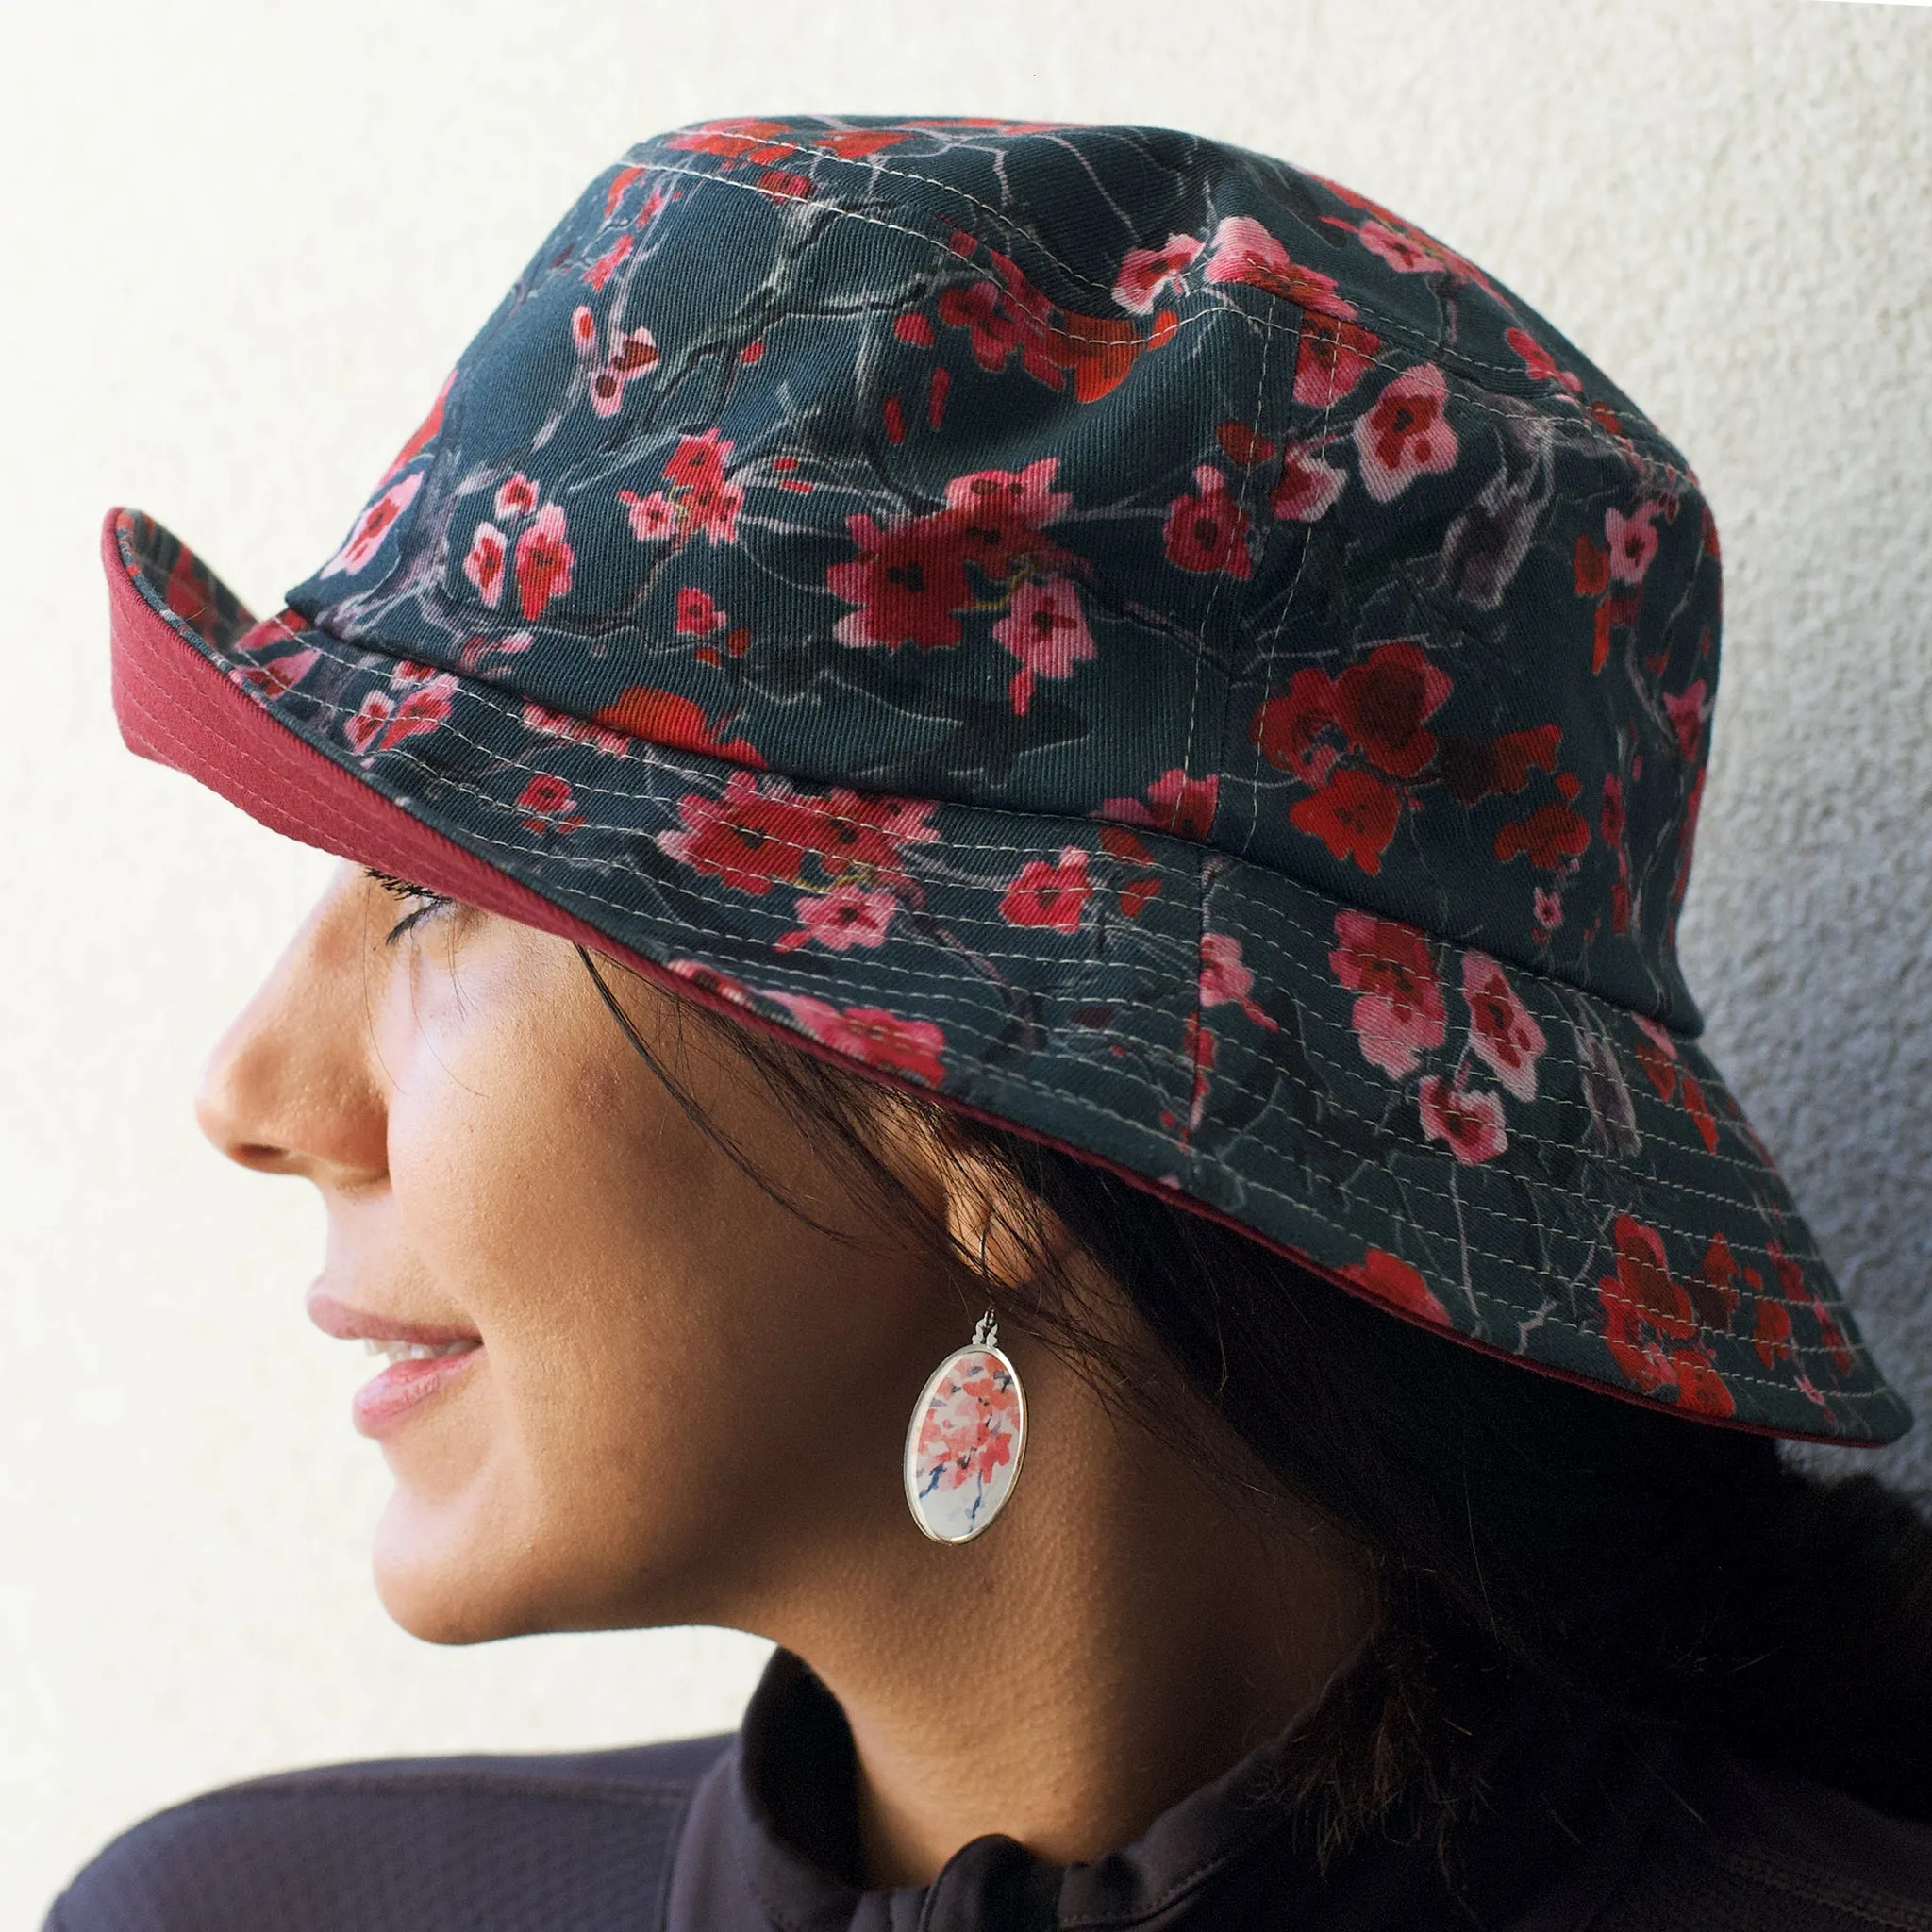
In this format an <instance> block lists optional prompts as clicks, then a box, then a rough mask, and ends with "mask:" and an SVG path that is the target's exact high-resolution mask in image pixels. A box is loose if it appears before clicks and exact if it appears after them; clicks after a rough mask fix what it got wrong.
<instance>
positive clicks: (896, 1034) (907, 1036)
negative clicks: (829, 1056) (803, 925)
mask: <svg viewBox="0 0 1932 1932" xmlns="http://www.w3.org/2000/svg"><path fill="white" fill-rule="evenodd" d="M770 997H771V998H773V999H774V1000H775V1001H776V1002H777V1003H778V1004H779V1005H780V1006H781V1007H784V1008H786V1009H787V1010H788V1011H789V1012H790V1013H791V1017H792V1018H793V1019H794V1020H795V1021H797V1023H798V1024H799V1025H800V1026H801V1027H802V1028H803V1029H804V1030H805V1031H806V1032H807V1033H808V1034H809V1035H810V1036H811V1037H812V1039H814V1040H816V1041H819V1043H820V1044H821V1045H823V1046H829V1047H831V1048H832V1049H833V1050H834V1051H835V1052H837V1053H842V1054H844V1055H845V1056H847V1058H851V1059H855V1060H858V1061H860V1062H862V1063H863V1064H864V1065H866V1066H868V1067H874V1068H876V1069H877V1070H878V1071H879V1072H881V1073H885V1074H899V1075H900V1076H902V1077H903V1078H906V1079H910V1080H922V1081H924V1083H925V1084H926V1085H927V1086H928V1087H937V1086H940V1085H941V1083H942V1082H943V1081H944V1079H945V1077H946V1068H945V1062H944V1061H943V1060H942V1059H941V1058H940V1056H941V1053H943V1052H944V1050H945V1044H946V1036H945V1034H944V1033H943V1032H942V1031H941V1029H940V1028H939V1027H938V1026H935V1025H934V1024H933V1023H932V1022H931V1021H930V1020H902V1019H900V1018H899V1016H898V1015H897V1014H896V1013H888V1012H884V1011H882V1010H881V1009H880V1008H877V1007H847V1008H844V1009H843V1010H841V1009H840V1008H838V1007H834V1006H828V1005H827V1004H826V1003H825V1002H824V1000H815V999H812V998H809V997H808V995H806V994H804V993H796V992H774V993H773V994H771V995H770Z"/></svg>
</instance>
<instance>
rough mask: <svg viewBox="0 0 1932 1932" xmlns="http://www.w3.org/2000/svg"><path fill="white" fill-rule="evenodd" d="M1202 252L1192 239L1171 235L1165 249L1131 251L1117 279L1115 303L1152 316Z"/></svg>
mask: <svg viewBox="0 0 1932 1932" xmlns="http://www.w3.org/2000/svg"><path fill="white" fill-rule="evenodd" d="M1200 252H1201V244H1200V242H1198V241H1197V240H1196V239H1195V238H1194V237H1193V236H1192V235H1170V236H1169V237H1168V238H1167V245H1166V247H1164V248H1130V249H1128V250H1127V252H1126V255H1125V257H1124V258H1123V259H1122V262H1121V268H1120V274H1119V275H1117V276H1116V277H1115V279H1114V285H1113V299H1114V300H1115V301H1116V302H1118V303H1119V304H1120V306H1121V307H1122V308H1124V309H1126V310H1128V311H1129V313H1131V314H1134V315H1151V314H1152V313H1153V312H1154V301H1155V297H1156V296H1158V294H1159V293H1160V292H1161V291H1163V290H1164V289H1167V288H1170V287H1172V286H1173V285H1174V283H1176V282H1178V281H1179V280H1180V278H1181V276H1182V275H1184V274H1185V273H1186V272H1187V270H1188V269H1189V268H1190V267H1191V265H1192V264H1193V260H1194V258H1195V257H1196V256H1198V255H1199V254H1200Z"/></svg>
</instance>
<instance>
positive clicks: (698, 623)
mask: <svg viewBox="0 0 1932 1932" xmlns="http://www.w3.org/2000/svg"><path fill="white" fill-rule="evenodd" d="M726 621H727V620H726V616H725V613H724V611H723V610H721V609H719V608H718V607H717V605H715V604H714V603H712V601H711V598H710V593H709V592H708V591H700V590H699V589H697V587H696V586H695V585H692V584H686V585H684V586H683V587H682V588H681V589H680V590H679V591H678V593H677V634H678V636H679V637H694V638H701V637H706V636H708V634H709V633H710V632H712V631H714V630H721V629H723V628H724V625H725V623H726Z"/></svg>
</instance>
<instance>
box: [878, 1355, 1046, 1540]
mask: <svg viewBox="0 0 1932 1932" xmlns="http://www.w3.org/2000/svg"><path fill="white" fill-rule="evenodd" d="M1023 1429H1024V1410H1023V1407H1022V1404H1021V1399H1020V1391H1019V1386H1018V1384H1017V1383H1016V1382H1015V1381H1014V1379H1013V1374H1012V1371H1011V1370H1010V1369H1009V1368H1008V1365H1007V1363H1006V1361H1005V1359H1004V1357H1001V1356H999V1355H998V1354H996V1353H994V1352H993V1351H991V1350H990V1349H984V1348H968V1349H962V1350H961V1351H960V1352H959V1353H958V1355H956V1356H955V1357H953V1358H952V1359H951V1360H950V1361H948V1362H946V1363H945V1364H944V1365H943V1366H942V1367H941V1370H940V1371H939V1373H938V1374H936V1375H935V1376H934V1377H933V1379H932V1381H931V1382H930V1383H929V1384H928V1385H927V1389H926V1392H925V1395H924V1399H923V1401H922V1402H921V1404H920V1406H919V1407H918V1409H917V1410H915V1412H914V1415H913V1421H912V1428H911V1431H910V1441H908V1444H907V1458H906V1459H907V1470H906V1489H907V1496H908V1501H909V1502H910V1504H911V1506H912V1511H913V1514H914V1516H915V1517H916V1518H917V1520H918V1522H919V1524H920V1526H921V1527H922V1528H923V1529H924V1531H925V1533H926V1534H927V1535H928V1536H930V1537H932V1538H933V1539H934V1540H935V1541H939V1542H949V1543H951V1542H964V1541H967V1540H968V1539H969V1538H972V1537H974V1536H977V1535H979V1534H980V1533H981V1531H983V1530H984V1529H985V1528H986V1526H987V1525H988V1524H990V1523H991V1521H992V1520H993V1518H994V1517H995V1516H996V1515H998V1514H999V1511H1000V1509H1001V1508H1002V1507H1003V1506H1004V1505H1005V1503H1006V1500H1007V1498H1008V1495H1009V1494H1010V1493H1011V1491H1012V1486H1013V1479H1014V1477H1015V1476H1016V1475H1017V1474H1018V1473H1019V1468H1020V1457H1021V1452H1022V1442H1023Z"/></svg>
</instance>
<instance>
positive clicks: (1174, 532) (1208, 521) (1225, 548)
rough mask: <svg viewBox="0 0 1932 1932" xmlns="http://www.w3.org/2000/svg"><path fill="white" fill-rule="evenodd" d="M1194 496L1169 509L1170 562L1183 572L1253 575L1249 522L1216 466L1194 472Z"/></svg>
mask: <svg viewBox="0 0 1932 1932" xmlns="http://www.w3.org/2000/svg"><path fill="white" fill-rule="evenodd" d="M1194 491H1195V493H1194V494H1192V495H1183V496H1177V497H1175V498H1174V502H1173V503H1172V504H1171V505H1169V507H1168V512H1167V527H1166V529H1165V530H1164V531H1163V532H1162V536H1163V539H1164V541H1165V542H1166V545H1167V560H1168V561H1169V562H1170V563H1174V564H1178V565H1179V566H1180V567H1181V569H1182V570H1193V571H1217V570H1221V571H1225V572H1226V573H1227V574H1228V575H1229V576H1234V577H1245V576H1248V575H1252V573H1253V569H1254V566H1253V564H1252V563H1251V562H1250V561H1249V558H1248V546H1247V541H1246V539H1247V534H1248V520H1247V517H1246V516H1245V515H1244V514H1243V513H1242V510H1241V506H1240V505H1239V504H1238V503H1236V502H1235V500H1234V498H1233V496H1232V495H1231V494H1229V491H1228V488H1227V478H1226V477H1225V476H1224V475H1222V474H1221V472H1220V471H1219V470H1217V469H1216V468H1215V467H1214V465H1213V464H1212V463H1203V464H1201V465H1200V466H1199V467H1198V468H1197V469H1196V470H1195V472H1194Z"/></svg>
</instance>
